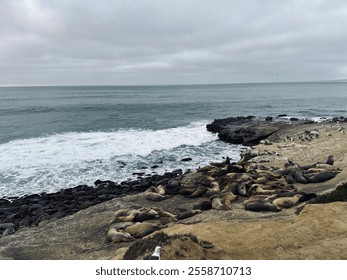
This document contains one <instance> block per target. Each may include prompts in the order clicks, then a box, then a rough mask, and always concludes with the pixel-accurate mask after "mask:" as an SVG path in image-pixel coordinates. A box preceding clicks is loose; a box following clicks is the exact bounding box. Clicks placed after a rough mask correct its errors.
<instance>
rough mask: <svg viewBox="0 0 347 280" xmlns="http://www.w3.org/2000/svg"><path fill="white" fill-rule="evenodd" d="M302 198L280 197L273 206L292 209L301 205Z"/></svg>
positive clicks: (297, 195) (273, 202) (298, 196)
mask: <svg viewBox="0 0 347 280" xmlns="http://www.w3.org/2000/svg"><path fill="white" fill-rule="evenodd" d="M300 198H301V195H300V194H296V195H294V196H291V197H279V198H276V199H274V200H273V201H272V204H273V205H275V206H277V207H280V208H290V207H292V206H294V205H296V204H298V203H299V201H300Z"/></svg>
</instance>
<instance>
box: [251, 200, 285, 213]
mask: <svg viewBox="0 0 347 280" xmlns="http://www.w3.org/2000/svg"><path fill="white" fill-rule="evenodd" d="M245 209H246V210H250V211H256V212H262V211H273V212H279V211H281V208H279V207H277V206H275V205H273V204H272V203H270V202H266V201H255V202H251V203H248V204H246V205H245Z"/></svg>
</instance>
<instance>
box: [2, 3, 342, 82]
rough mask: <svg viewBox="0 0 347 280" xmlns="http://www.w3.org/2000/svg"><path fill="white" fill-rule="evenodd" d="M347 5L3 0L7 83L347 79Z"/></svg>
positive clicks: (5, 75)
mask: <svg viewBox="0 0 347 280" xmlns="http://www.w3.org/2000/svg"><path fill="white" fill-rule="evenodd" d="M346 26H347V2H346V1H342V0H341V1H337V0H332V1H328V0H326V1H323V0H322V1H319V0H306V1H299V0H294V1H274V0H267V1H264V0H263V1H261V0H254V1H235V0H232V1H231V0H217V1H212V0H199V1H198V0H196V1H194V0H175V1H163V0H136V1H135V0H117V1H110V0H104V1H90V0H83V1H82V0H74V1H68V0H52V1H43V0H41V1H40V0H18V1H13V0H0V85H84V84H87V85H89V84H96V85H98V84H108V85H118V84H122V85H124V84H184V83H233V82H276V81H295V80H298V81H303V80H327V79H341V78H346V77H347V48H346V45H347V31H346Z"/></svg>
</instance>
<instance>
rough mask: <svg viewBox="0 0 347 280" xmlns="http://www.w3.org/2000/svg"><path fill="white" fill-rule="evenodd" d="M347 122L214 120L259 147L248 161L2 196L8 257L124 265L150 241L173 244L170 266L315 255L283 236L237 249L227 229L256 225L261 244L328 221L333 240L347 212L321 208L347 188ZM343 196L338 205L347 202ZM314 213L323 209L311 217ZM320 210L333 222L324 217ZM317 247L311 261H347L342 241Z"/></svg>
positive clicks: (0, 223)
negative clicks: (281, 240)
mask: <svg viewBox="0 0 347 280" xmlns="http://www.w3.org/2000/svg"><path fill="white" fill-rule="evenodd" d="M345 122H346V119H345V118H342V117H341V118H336V119H333V120H329V121H324V122H321V123H314V122H312V121H305V120H301V121H300V120H296V119H295V120H294V119H293V120H289V119H286V120H283V116H280V117H274V118H271V117H268V118H265V119H260V118H255V117H252V116H249V117H237V118H228V119H223V120H215V121H214V122H213V123H211V124H210V125H208V126H207V129H208V130H209V131H211V132H215V133H219V134H218V136H219V138H220V139H221V140H222V141H226V142H229V143H234V144H235V143H237V144H243V145H247V146H251V147H250V148H249V149H248V150H247V151H246V152H244V153H243V155H242V158H241V160H240V161H238V162H230V160H229V159H228V158H226V160H225V161H224V162H218V163H211V164H210V165H209V166H205V167H201V168H200V169H197V170H195V171H192V172H188V173H186V174H182V171H181V170H177V171H174V172H171V173H166V174H164V175H154V176H148V177H142V178H139V179H138V180H134V181H130V182H122V183H121V184H116V183H114V182H111V181H99V180H98V181H96V182H95V186H94V187H91V186H78V187H76V188H72V189H65V190H62V191H61V192H59V193H55V194H40V195H32V196H26V197H23V198H16V199H13V200H12V201H10V200H8V199H1V200H0V232H1V233H2V236H3V237H2V238H1V239H0V245H1V246H0V256H1V257H2V258H14V259H94V258H98V259H113V258H116V259H122V258H127V257H126V256H131V250H134V248H136V246H144V244H147V246H148V248H147V247H146V248H147V249H146V250H144V249H143V252H144V253H143V255H142V256H139V258H146V254H148V252H150V251H151V250H152V249H151V244H153V242H154V243H155V242H157V243H160V244H161V245H162V246H164V247H165V246H167V247H168V250H166V253H165V254H164V255H163V258H165V257H166V258H167V259H186V258H189V259H199V258H204V257H205V258H209V259H228V258H245V259H247V258H250V259H257V258H260V259H262V258H265V259H267V258H270V259H271V258H275V259H276V258H298V259H301V258H310V256H308V255H307V254H304V253H303V252H302V250H301V249H302V247H300V246H299V247H300V248H299V247H298V246H296V247H295V246H294V247H293V248H291V250H288V248H287V247H288V246H289V245H288V244H287V245H286V246H285V249H284V251H283V250H282V249H280V245H278V246H279V247H276V248H272V247H271V246H272V245H271V242H272V243H273V244H275V243H276V242H275V241H276V240H277V239H276V238H277V237H276V235H274V236H273V240H272V241H271V240H268V238H267V239H266V240H263V241H259V242H260V243H259V244H260V245H261V246H263V247H262V248H263V249H262V250H265V249H266V250H268V251H269V250H270V253H269V254H265V255H264V254H260V253H259V252H258V253H257V252H254V250H252V249H251V248H247V246H248V245H247V242H246V241H245V242H244V243H243V241H240V240H238V241H237V240H235V244H243V245H242V246H244V248H237V250H236V249H235V244H233V242H234V241H231V240H229V239H230V238H229V236H230V235H229V234H231V232H230V230H229V229H228V230H227V228H229V227H232V228H233V230H232V231H233V235H235V236H238V234H239V233H238V230H239V231H240V234H241V231H242V230H243V231H244V230H245V228H247V225H248V228H249V230H247V232H248V233H247V234H249V235H250V236H251V235H252V234H253V235H254V236H259V237H260V236H262V234H263V232H259V228H264V229H265V228H266V229H268V230H270V231H271V232H270V233H269V232H268V234H270V235H271V236H272V235H273V234H275V233H276V231H277V230H276V227H277V226H278V225H279V224H280V225H282V226H284V227H286V226H289V225H290V223H291V222H290V221H296V220H298V219H299V220H298V224H301V223H303V222H302V219H304V220H305V223H306V224H308V225H309V224H310V219H312V223H314V220H315V219H316V218H317V217H318V216H320V218H319V219H322V220H327V223H326V224H328V223H329V221H330V223H331V224H332V225H334V227H335V228H334V227H333V228H332V229H329V230H326V235H327V236H325V235H324V234H325V233H323V232H324V230H323V229H321V230H320V231H319V232H320V234H321V236H317V238H316V239H315V242H316V241H317V240H323V239H324V240H326V239H327V238H332V237H333V236H335V234H337V233H340V232H342V231H343V230H346V225H345V224H344V223H343V222H342V221H341V222H340V221H339V219H341V217H339V216H338V215H333V214H331V213H330V212H331V211H330V210H332V209H334V210H332V211H333V212H334V211H342V212H343V211H344V210H343V209H345V208H346V202H335V204H334V205H332V203H329V204H327V205H328V206H324V207H323V206H317V205H315V206H313V205H314V204H312V203H314V202H315V200H317V199H320V198H321V197H322V195H324V194H326V193H328V192H331V191H333V190H335V189H336V187H337V186H341V185H342V184H343V183H344V182H346V181H347V176H346V175H347V158H346V154H347V145H346V144H347V138H346V135H345V133H344V123H345ZM340 188H344V187H340ZM317 196H318V198H316V197H317ZM341 197H342V198H340V199H338V200H344V195H342V196H341ZM328 201H329V199H328ZM307 203H309V204H307ZM330 204H331V207H329V205H330ZM312 207H315V211H311V210H309V209H311V208H312ZM320 207H323V208H324V209H325V210H324V211H325V213H330V214H329V215H330V216H329V217H325V216H324V214H323V213H317V209H318V211H320V210H319V209H320ZM329 209H330V210H329ZM317 215H318V216H317ZM316 216H317V217H316ZM287 221H288V224H287ZM306 224H303V225H300V226H298V227H297V228H294V229H293V228H292V229H291V230H292V231H291V234H294V235H295V234H296V232H295V230H296V229H297V230H298V231H304V230H308V229H307V228H306ZM323 224H324V223H323ZM324 226H325V224H324ZM202 229H203V230H202ZM17 230H18V232H16V233H15V234H12V233H14V232H15V231H17ZM332 230H333V233H332V232H331V231H332ZM266 231H267V230H264V232H266ZM58 232H59V234H58ZM164 233H165V235H163V234H164ZM192 234H193V235H192ZM247 234H246V235H247ZM281 234H282V236H283V234H284V233H283V232H282V233H281ZM37 236H40V237H41V238H40V239H38V238H37ZM240 238H241V236H240ZM243 238H245V237H243ZM287 238H288V240H289V239H290V238H289V236H288V237H287ZM139 241H141V242H139ZM301 241H302V242H304V243H305V242H309V241H307V240H306V241H305V240H301ZM151 242H152V243H151ZM223 242H224V243H225V244H228V245H227V246H224V245H223ZM237 242H238V243H237ZM317 242H318V241H317ZM339 242H340V243H339V246H340V245H341V242H342V243H343V244H347V239H346V238H344V239H343V238H342V239H341V240H340V239H339ZM318 243H319V242H318ZM318 243H317V244H316V243H315V245H314V246H317V248H316V249H315V252H314V253H312V255H311V258H318V259H324V258H345V257H346V256H345V254H344V253H341V251H336V249H337V247H336V246H337V244H329V246H330V245H331V246H332V247H331V251H329V252H328V253H327V252H326V251H324V252H323V251H319V248H318ZM328 243H329V242H328ZM332 243H334V242H332ZM311 245H312V246H313V244H310V246H311ZM236 246H241V245H236ZM254 246H255V245H254ZM14 248H16V249H14ZM31 248H36V249H35V250H32V249H31ZM131 248H132V249H131ZM182 248H188V249H186V250H183V251H182ZM189 248H191V249H192V250H193V252H196V254H194V253H192V252H190V251H189ZM299 249H300V250H299ZM286 250H287V251H286ZM334 250H335V251H334ZM188 252H189V253H188ZM236 252H238V253H236ZM246 252H247V253H246ZM271 253H273V254H272V255H271ZM300 254H301V255H300ZM271 256H272V257H271Z"/></svg>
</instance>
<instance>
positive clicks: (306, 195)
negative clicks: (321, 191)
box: [299, 193, 317, 202]
mask: <svg viewBox="0 0 347 280" xmlns="http://www.w3.org/2000/svg"><path fill="white" fill-rule="evenodd" d="M316 197H317V194H315V193H304V194H303V195H302V196H301V198H300V200H299V202H305V201H308V200H311V199H312V198H316Z"/></svg>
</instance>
